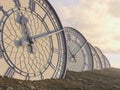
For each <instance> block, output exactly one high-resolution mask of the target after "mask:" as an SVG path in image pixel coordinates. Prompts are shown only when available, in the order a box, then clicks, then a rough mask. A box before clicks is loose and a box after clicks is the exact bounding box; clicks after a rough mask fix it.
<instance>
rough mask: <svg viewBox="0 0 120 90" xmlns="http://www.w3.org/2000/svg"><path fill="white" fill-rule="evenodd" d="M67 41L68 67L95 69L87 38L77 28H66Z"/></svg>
mask: <svg viewBox="0 0 120 90" xmlns="http://www.w3.org/2000/svg"><path fill="white" fill-rule="evenodd" d="M64 32H65V36H66V42H67V52H68V53H67V69H68V70H70V71H75V72H81V71H89V70H93V57H92V52H91V49H90V47H89V44H88V42H87V40H86V39H85V38H84V36H83V35H82V34H81V33H80V32H79V31H77V30H75V29H73V28H70V27H65V28H64Z"/></svg>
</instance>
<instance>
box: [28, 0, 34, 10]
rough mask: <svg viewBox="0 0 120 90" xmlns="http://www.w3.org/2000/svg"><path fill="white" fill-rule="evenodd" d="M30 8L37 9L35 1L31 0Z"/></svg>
mask: <svg viewBox="0 0 120 90" xmlns="http://www.w3.org/2000/svg"><path fill="white" fill-rule="evenodd" d="M29 9H30V10H31V11H35V2H34V1H33V0H29Z"/></svg>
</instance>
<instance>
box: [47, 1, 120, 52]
mask: <svg viewBox="0 0 120 90" xmlns="http://www.w3.org/2000/svg"><path fill="white" fill-rule="evenodd" d="M49 1H51V3H53V5H54V6H55V8H56V11H57V13H58V15H59V17H60V19H61V21H62V23H63V26H71V27H74V28H76V29H78V30H79V31H80V32H81V33H82V34H83V35H84V36H85V37H86V38H87V40H88V41H89V42H90V43H91V44H92V45H94V46H98V47H100V48H101V49H102V51H103V52H104V53H120V43H119V39H116V37H117V38H118V36H120V30H119V29H120V18H119V16H120V12H119V11H120V10H119V7H120V0H104V1H103V0H74V2H77V3H75V4H73V1H71V0H60V1H59V5H60V6H59V5H56V3H57V2H58V0H49ZM64 1H65V2H64ZM68 2H69V4H70V5H68V4H67V5H65V4H62V3H68Z"/></svg>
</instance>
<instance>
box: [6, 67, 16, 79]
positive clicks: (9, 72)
mask: <svg viewBox="0 0 120 90" xmlns="http://www.w3.org/2000/svg"><path fill="white" fill-rule="evenodd" d="M14 74H15V70H14V68H12V67H9V68H8V69H7V71H6V73H5V74H4V76H6V77H9V78H12V77H13V75H14Z"/></svg>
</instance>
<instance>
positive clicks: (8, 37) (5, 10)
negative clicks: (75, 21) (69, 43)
mask: <svg viewBox="0 0 120 90" xmlns="http://www.w3.org/2000/svg"><path fill="white" fill-rule="evenodd" d="M0 3H1V5H0V15H2V16H0V17H1V21H0V41H1V51H2V55H3V57H4V59H5V60H4V59H2V60H1V61H0V65H3V67H1V68H0V74H1V75H3V76H7V77H10V78H11V77H12V78H19V79H23V80H41V79H49V78H62V77H64V73H65V67H66V56H67V55H66V53H67V52H66V51H67V50H66V42H65V36H64V32H60V31H59V30H61V29H62V25H61V23H60V20H59V18H58V16H57V14H56V12H55V10H54V9H53V7H52V6H51V5H50V3H49V2H48V0H1V1H0Z"/></svg>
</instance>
